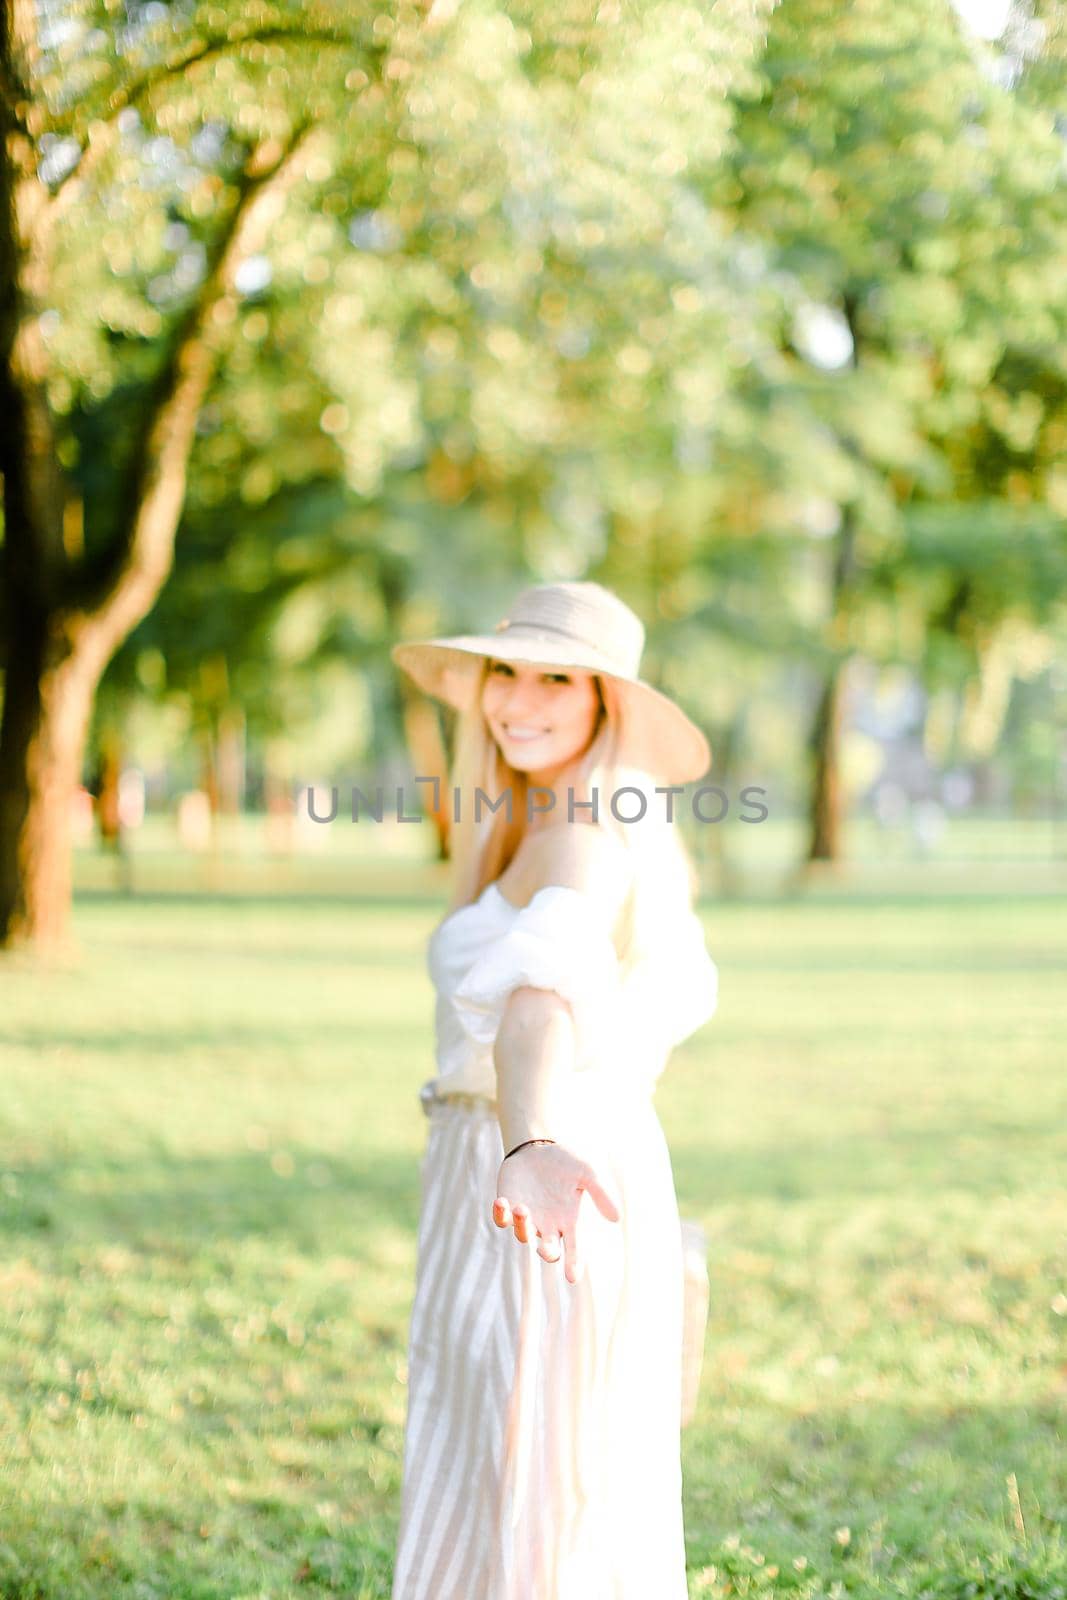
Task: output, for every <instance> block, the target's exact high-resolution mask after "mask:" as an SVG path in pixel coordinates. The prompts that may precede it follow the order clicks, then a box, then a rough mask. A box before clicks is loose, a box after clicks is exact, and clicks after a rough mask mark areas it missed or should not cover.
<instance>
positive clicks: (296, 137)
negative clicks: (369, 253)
mask: <svg viewBox="0 0 1067 1600" xmlns="http://www.w3.org/2000/svg"><path fill="white" fill-rule="evenodd" d="M34 24H35V13H34V8H33V6H32V5H31V4H30V3H29V0H20V3H18V4H16V5H15V6H14V7H12V6H10V5H4V6H2V7H0V73H2V77H3V82H4V87H5V91H6V87H7V85H8V83H11V84H14V85H15V86H16V87H17V88H18V90H19V94H18V97H17V101H16V99H12V98H10V97H9V96H8V95H7V94H6V92H5V93H4V94H3V95H0V134H2V137H0V416H2V417H3V427H2V429H0V472H2V475H3V491H4V542H3V545H2V546H0V562H2V566H3V580H4V581H3V598H4V602H5V607H6V615H5V624H6V625H5V628H4V630H3V635H4V642H5V644H6V646H7V661H6V664H5V665H6V671H5V678H6V681H5V692H4V706H3V715H2V719H0V946H8V945H13V944H16V943H31V942H33V943H37V944H39V945H42V946H47V945H55V944H58V943H61V942H62V941H63V940H64V938H65V934H66V927H67V919H68V915H69V908H70V898H71V817H70V812H71V806H72V802H73V795H74V790H75V786H76V785H77V783H78V781H79V779H80V777H81V764H82V759H83V756H84V752H85V741H86V736H87V732H88V727H89V719H90V715H91V711H92V704H93V697H94V695H95V693H96V688H97V685H98V683H99V681H100V677H101V674H102V673H103V670H104V668H105V666H106V665H107V662H108V661H109V660H110V659H111V657H112V655H113V654H114V652H115V650H116V649H117V648H118V646H119V645H120V644H121V642H122V640H123V639H124V638H126V636H127V635H128V634H129V633H130V631H131V630H132V629H133V628H134V627H135V626H136V625H137V623H138V622H140V621H141V619H142V617H144V616H145V615H147V613H148V612H149V611H150V610H151V608H152V606H153V604H154V603H155V600H156V598H157V596H158V594H159V591H160V589H161V588H162V586H163V584H164V582H165V581H166V578H167V575H168V573H169V571H170V567H171V563H172V561H173V553H174V536H175V532H176V529H177V526H178V521H179V518H180V516H181V510H182V504H183V501H184V496H185V477H186V469H187V464H188V459H189V453H190V450H191V448H192V444H193V439H194V435H195V430H196V420H197V417H198V415H199V412H200V406H201V403H202V401H203V397H204V394H205V393H206V391H207V388H208V385H209V383H210V381H211V378H212V375H213V372H214V367H215V362H216V360H217V356H218V351H217V347H216V344H215V342H214V341H213V335H212V314H213V312H214V310H215V308H216V307H217V306H218V304H219V303H220V302H221V301H223V300H225V299H227V298H228V297H231V296H232V295H233V293H234V279H235V273H236V269H237V267H238V265H239V263H240V261H241V260H242V259H244V258H245V256H247V255H248V254H251V253H254V252H255V251H256V250H258V249H261V248H262V247H263V246H264V244H265V242H266V239H267V237H268V236H269V232H270V229H271V226H272V224H273V222H274V219H275V217H276V215H277V211H278V209H279V207H280V205H281V204H282V200H283V196H284V192H285V190H286V188H287V187H288V186H289V185H290V184H291V183H292V182H294V181H295V180H296V179H297V178H298V177H299V176H300V174H301V172H302V170H303V166H304V162H305V159H306V155H307V152H308V150H309V148H310V145H309V140H310V137H311V136H310V134H309V131H308V128H307V126H302V127H299V128H297V129H295V130H294V132H293V134H292V137H291V139H290V140H289V142H288V143H287V144H281V143H278V142H277V141H274V140H270V141H266V142H265V143H264V144H262V145H261V146H260V147H258V148H257V149H256V150H255V151H253V152H252V154H251V156H250V158H249V161H248V163H247V165H246V167H245V170H244V173H243V174H242V178H241V181H240V183H239V185H238V200H237V203H236V205H235V206H234V208H233V210H232V212H231V213H230V216H229V217H228V219H227V221H226V224H225V225H224V226H223V228H222V229H221V231H220V236H219V239H218V241H217V243H216V247H215V250H214V252H213V259H212V260H211V262H210V265H209V270H208V272H207V274H206V277H205V279H204V284H203V287H202V290H201V293H200V296H199V298H198V299H197V301H196V302H195V304H194V305H193V306H191V307H190V308H189V310H188V311H187V312H186V313H185V315H184V317H182V318H181V319H180V321H179V324H178V326H177V327H176V328H175V330H174V332H173V335H172V337H171V339H170V341H169V344H168V348H167V351H166V356H165V359H164V362H163V365H162V367H161V369H160V371H159V373H158V375H157V377H156V379H155V380H154V382H153V384H152V385H151V387H150V390H149V392H148V394H147V395H146V401H145V406H144V411H143V416H142V418H141V423H140V431H139V435H138V437H137V439H136V441H135V445H134V449H133V451H132V455H131V459H130V462H129V465H128V468H127V472H126V479H125V482H124V484H123V492H122V495H121V496H120V502H121V506H122V511H121V514H120V518H119V525H118V527H117V529H116V533H115V537H114V538H112V539H111V541H110V542H108V543H105V544H102V545H98V546H97V548H96V550H95V552H94V555H93V557H92V558H91V559H86V558H85V557H84V555H83V554H82V553H81V551H80V550H78V549H76V548H75V549H71V548H68V547H67V544H66V543H65V542H64V538H63V529H64V523H65V521H67V520H69V519H68V518H67V506H68V503H69V499H70V496H69V493H68V490H67V486H66V485H65V483H64V481H63V474H62V472H61V470H60V467H59V462H58V455H57V450H56V439H55V430H54V427H53V422H52V416H51V412H50V410H49V406H48V401H47V384H46V379H47V360H46V355H45V351H44V348H43V340H42V338H41V333H40V313H41V311H42V309H43V307H44V305H45V303H46V300H47V289H48V228H47V227H42V226H40V219H41V216H42V211H43V208H45V207H46V206H47V196H45V194H44V191H43V187H42V185H41V183H40V180H39V178H38V176H37V163H36V153H35V150H34V147H33V143H32V140H31V138H30V135H29V132H28V125H27V124H24V123H23V122H21V121H20V120H19V116H20V114H21V113H20V111H19V109H18V107H19V106H21V107H22V110H24V109H25V106H26V105H29V104H31V101H32V90H31V89H30V87H29V85H28V84H26V83H25V82H24V81H23V80H24V73H25V68H26V63H27V62H28V61H29V60H30V59H31V57H32V53H33V48H34V46H33V34H34Z"/></svg>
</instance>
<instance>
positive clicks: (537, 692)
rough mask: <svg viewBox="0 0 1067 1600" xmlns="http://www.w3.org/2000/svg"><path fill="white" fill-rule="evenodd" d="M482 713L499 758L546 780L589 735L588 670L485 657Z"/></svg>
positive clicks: (596, 704)
mask: <svg viewBox="0 0 1067 1600" xmlns="http://www.w3.org/2000/svg"><path fill="white" fill-rule="evenodd" d="M481 704H482V712H483V714H484V716H485V720H486V723H487V725H488V728H489V732H490V733H491V734H492V736H493V738H494V739H495V740H496V742H497V744H498V746H499V747H500V750H501V753H502V754H503V757H504V760H505V761H506V762H507V763H508V765H509V766H511V767H513V768H514V769H515V771H516V772H525V773H526V774H527V775H528V777H529V778H530V779H531V780H532V781H533V782H535V783H545V784H548V783H551V782H552V780H553V778H554V777H555V776H556V775H557V774H558V773H559V771H560V770H561V768H563V767H564V766H566V764H567V763H568V762H569V761H573V760H574V759H575V757H576V756H580V755H581V754H582V752H583V750H585V749H586V747H587V745H588V744H589V741H590V739H591V738H592V737H593V732H594V729H595V728H596V725H597V717H598V714H599V711H600V701H599V698H598V695H597V688H596V683H595V681H594V677H593V674H592V673H591V672H582V671H580V670H579V669H578V668H576V667H545V666H529V665H527V664H525V663H524V662H511V661H498V660H497V659H496V657H495V656H491V657H490V659H489V665H488V668H487V671H486V678H485V683H484V685H483V686H482V701H481Z"/></svg>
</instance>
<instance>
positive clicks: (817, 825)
mask: <svg viewBox="0 0 1067 1600" xmlns="http://www.w3.org/2000/svg"><path fill="white" fill-rule="evenodd" d="M855 543H856V524H855V513H854V511H853V508H852V507H851V506H847V507H846V508H845V511H844V514H843V518H842V522H841V530H840V532H839V534H838V536H837V550H836V552H835V554H834V569H833V579H832V583H831V590H830V625H829V630H828V631H829V637H830V643H831V644H832V645H834V646H836V647H837V648H838V649H841V647H842V646H843V644H844V640H845V621H846V619H845V606H846V599H847V592H848V588H849V584H850V582H851V578H852V571H853V565H854V559H855ZM846 670H847V658H846V657H845V655H844V654H843V653H842V654H841V655H840V656H839V657H838V658H837V660H835V661H833V662H832V663H831V664H830V666H829V668H828V669H827V672H826V677H825V679H824V680H823V685H822V689H821V692H820V694H819V701H818V705H817V707H816V711H815V720H814V722H813V724H812V729H811V735H810V738H809V741H808V751H809V755H810V758H811V792H810V799H809V812H808V822H809V833H808V851H807V857H806V859H807V861H808V862H815V861H833V862H839V861H840V860H841V859H842V854H843V851H842V844H843V836H844V806H845V796H844V790H843V786H842V783H841V743H842V736H843V732H844V727H843V720H844V719H843V710H844V690H845V677H846Z"/></svg>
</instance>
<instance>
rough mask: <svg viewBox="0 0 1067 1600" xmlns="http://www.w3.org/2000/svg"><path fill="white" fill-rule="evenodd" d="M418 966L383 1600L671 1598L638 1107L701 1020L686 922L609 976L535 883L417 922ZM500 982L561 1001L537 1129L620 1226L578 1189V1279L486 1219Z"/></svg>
mask: <svg viewBox="0 0 1067 1600" xmlns="http://www.w3.org/2000/svg"><path fill="white" fill-rule="evenodd" d="M428 967H429V972H430V976H431V977H432V979H433V982H434V985H435V988H436V990H437V1010H436V1032H437V1076H436V1077H435V1078H433V1079H431V1080H430V1081H429V1082H428V1083H426V1084H424V1085H423V1088H422V1091H421V1100H422V1105H423V1109H424V1110H425V1111H426V1113H427V1116H428V1118H429V1132H428V1138H427V1144H426V1149H425V1154H424V1156H423V1158H422V1163H421V1167H420V1177H421V1189H422V1202H421V1210H420V1218H419V1230H418V1256H417V1266H416V1278H415V1297H414V1303H413V1306H412V1312H411V1320H410V1329H409V1338H408V1378H407V1383H408V1408H407V1421H406V1427H405V1433H404V1460H403V1489H402V1496H401V1510H400V1527H399V1536H398V1544H397V1557H396V1566H395V1574H394V1580H393V1589H392V1600H686V1595H687V1587H686V1575H685V1542H684V1535H683V1528H682V1482H681V1463H680V1428H681V1349H682V1304H683V1277H682V1256H681V1239H680V1229H679V1217H678V1204H677V1199H676V1196H675V1189H674V1179H673V1174H672V1170H671V1163H670V1156H669V1153H668V1150H667V1145H666V1141H665V1139H664V1135H663V1130H662V1127H661V1125H660V1122H659V1118H658V1116H657V1115H656V1111H655V1108H654V1105H653V1102H652V1093H653V1090H654V1088H655V1084H656V1080H657V1079H658V1077H659V1075H660V1073H661V1072H662V1070H663V1067H664V1065H665V1064H666V1061H667V1058H668V1056H669V1054H670V1051H671V1049H672V1048H673V1046H674V1045H675V1044H677V1043H678V1042H679V1041H680V1040H681V1039H683V1038H686V1037H687V1036H688V1035H689V1034H690V1033H692V1032H693V1031H694V1030H695V1029H696V1028H698V1027H699V1026H700V1025H701V1024H702V1023H703V1022H705V1021H707V1019H708V1018H709V1017H710V1016H711V1015H712V1013H713V1012H714V1010H715V1005H716V997H717V972H716V968H715V965H714V963H713V962H712V961H711V959H710V957H709V956H708V953H707V950H706V948H705V945H704V936H703V930H702V928H701V925H700V923H699V921H698V919H697V917H696V916H695V914H690V915H689V916H687V917H685V918H683V919H681V920H679V919H674V921H673V923H672V926H671V927H670V928H667V929H665V930H664V938H663V940H662V941H661V942H660V943H659V945H658V946H657V952H656V956H655V959H654V961H650V962H648V963H646V964H644V965H643V966H641V967H638V968H637V969H636V971H634V972H632V973H631V974H629V975H628V976H627V977H626V978H625V980H624V979H623V978H622V977H621V976H620V968H619V963H618V959H617V957H616V954H615V948H614V945H613V943H612V940H611V937H610V930H609V929H608V927H607V926H606V924H605V922H604V920H603V917H602V915H601V913H600V911H599V909H598V908H597V906H596V904H595V902H594V901H593V900H591V899H590V897H589V896H587V895H585V894H584V893H582V892H580V891H578V890H576V889H569V888H564V887H562V886H549V887H547V888H544V889H541V890H540V891H539V892H538V893H537V894H535V895H534V896H533V898H532V899H531V901H530V903H529V904H528V905H527V906H525V907H523V908H521V909H520V908H517V907H515V906H513V905H511V903H510V902H509V901H508V900H506V899H505V898H504V896H503V895H502V894H501V892H500V891H499V890H498V889H497V888H496V886H495V884H492V885H490V886H489V888H488V889H486V891H485V893H484V894H483V895H482V896H481V897H480V899H479V900H477V901H475V902H474V903H473V904H472V905H469V906H463V907H461V908H460V909H459V910H458V911H456V912H454V913H453V914H452V915H451V916H449V917H446V918H445V920H444V921H443V922H442V923H440V924H439V925H438V927H437V928H436V929H435V931H434V933H433V935H432V936H431V939H430V944H429V949H428ZM523 984H529V985H532V986H533V987H535V988H542V989H552V990H554V991H555V992H556V993H558V994H560V995H562V996H563V998H564V999H565V1000H567V1001H568V1002H569V1004H570V1008H571V1012H572V1015H573V1018H574V1031H575V1041H576V1069H577V1070H576V1071H575V1073H574V1075H573V1076H572V1077H571V1079H570V1080H568V1083H567V1100H566V1103H565V1105H564V1106H562V1107H561V1122H560V1126H559V1128H558V1129H556V1130H554V1131H555V1132H556V1134H557V1137H560V1138H562V1139H566V1140H567V1141H568V1142H569V1143H570V1144H571V1146H572V1148H574V1149H575V1150H576V1151H577V1152H578V1153H579V1154H580V1155H582V1156H583V1158H585V1159H586V1160H589V1161H590V1162H591V1163H592V1165H593V1166H594V1169H595V1170H596V1171H597V1172H598V1174H599V1175H600V1177H601V1179H602V1181H603V1182H604V1183H605V1185H606V1187H607V1188H608V1189H609V1192H610V1193H611V1194H612V1195H613V1196H614V1198H615V1199H616V1201H617V1203H618V1205H619V1209H620V1212H621V1218H620V1221H619V1222H609V1221H608V1220H607V1219H606V1218H605V1217H603V1216H602V1215H601V1213H600V1212H599V1210H598V1209H597V1208H596V1205H595V1204H594V1202H593V1200H592V1198H591V1197H590V1196H589V1195H585V1196H583V1199H582V1203H581V1215H580V1218H579V1224H578V1242H579V1251H580V1255H581V1257H582V1259H583V1261H584V1266H583V1275H582V1278H581V1281H580V1282H579V1283H578V1284H569V1283H568V1282H567V1281H566V1279H565V1277H564V1275H563V1263H562V1260H561V1261H559V1262H554V1263H549V1262H545V1261H542V1259H541V1257H540V1256H539V1255H538V1254H537V1249H536V1244H535V1243H530V1244H528V1245H522V1244H520V1243H519V1242H518V1241H517V1240H516V1238H515V1234H514V1230H513V1229H511V1228H508V1229H503V1228H498V1227H497V1226H496V1224H495V1223H494V1221H493V1219H492V1205H493V1200H494V1198H495V1195H496V1185H497V1175H498V1172H499V1168H500V1163H501V1161H502V1159H503V1156H504V1149H503V1144H502V1140H501V1135H500V1128H499V1124H498V1123H497V1119H496V1112H495V1105H494V1102H493V1095H494V1093H495V1084H496V1077H495V1069H494V1066H493V1057H492V1052H493V1041H494V1039H495V1037H496V1033H497V1029H498V1027H499V1024H500V1020H501V1017H502V1015H503V1010H504V1004H505V1002H506V1000H507V997H508V995H509V994H510V993H511V991H512V990H513V989H515V988H517V987H518V986H519V985H523Z"/></svg>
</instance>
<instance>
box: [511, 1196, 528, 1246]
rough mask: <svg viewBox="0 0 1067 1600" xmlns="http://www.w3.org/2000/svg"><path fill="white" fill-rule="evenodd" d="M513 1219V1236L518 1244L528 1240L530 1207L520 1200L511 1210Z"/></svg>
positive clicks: (526, 1242) (525, 1242)
mask: <svg viewBox="0 0 1067 1600" xmlns="http://www.w3.org/2000/svg"><path fill="white" fill-rule="evenodd" d="M512 1216H513V1217H514V1219H515V1237H516V1239H517V1240H518V1241H519V1243H520V1244H529V1242H530V1208H529V1206H527V1205H523V1204H522V1202H521V1201H520V1202H519V1204H518V1205H517V1206H515V1207H514V1208H513V1210H512Z"/></svg>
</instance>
